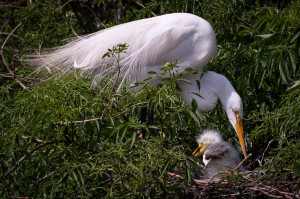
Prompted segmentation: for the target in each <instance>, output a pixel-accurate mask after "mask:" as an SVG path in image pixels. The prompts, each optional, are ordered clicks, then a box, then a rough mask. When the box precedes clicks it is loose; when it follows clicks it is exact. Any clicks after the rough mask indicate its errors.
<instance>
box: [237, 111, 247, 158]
mask: <svg viewBox="0 0 300 199" xmlns="http://www.w3.org/2000/svg"><path fill="white" fill-rule="evenodd" d="M234 115H235V119H236V125H235V128H236V131H237V135H238V138H239V141H240V144H241V147H242V150H243V154H244V156H245V158H246V157H247V153H246V147H245V140H244V131H243V122H242V119H241V117H240V114H239V112H238V111H234Z"/></svg>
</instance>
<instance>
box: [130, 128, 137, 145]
mask: <svg viewBox="0 0 300 199" xmlns="http://www.w3.org/2000/svg"><path fill="white" fill-rule="evenodd" d="M135 139H136V131H134V132H133V133H132V136H131V144H130V149H132V147H133V145H134V143H135Z"/></svg>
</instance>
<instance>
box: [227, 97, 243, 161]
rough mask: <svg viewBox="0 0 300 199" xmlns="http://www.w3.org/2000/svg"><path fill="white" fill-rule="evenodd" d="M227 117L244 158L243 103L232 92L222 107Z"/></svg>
mask: <svg viewBox="0 0 300 199" xmlns="http://www.w3.org/2000/svg"><path fill="white" fill-rule="evenodd" d="M224 108H225V110H226V113H227V116H228V119H229V121H230V123H231V125H232V126H233V128H234V130H235V132H236V134H237V136H238V138H239V141H240V144H241V147H242V150H243V154H244V156H245V158H246V156H247V154H246V148H245V140H244V131H243V121H242V119H243V103H242V100H241V98H240V96H239V95H238V94H237V93H235V92H233V93H232V94H231V96H230V98H229V100H228V103H227V107H224Z"/></svg>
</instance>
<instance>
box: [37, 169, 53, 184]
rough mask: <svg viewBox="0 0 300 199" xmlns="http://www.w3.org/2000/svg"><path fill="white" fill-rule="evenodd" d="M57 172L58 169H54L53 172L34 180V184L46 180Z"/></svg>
mask: <svg viewBox="0 0 300 199" xmlns="http://www.w3.org/2000/svg"><path fill="white" fill-rule="evenodd" d="M55 173H56V171H52V172H51V173H49V174H48V175H46V176H44V177H42V178H40V179H38V180H36V181H32V182H33V183H34V184H39V183H40V182H41V181H43V180H45V179H46V178H49V177H50V176H52V175H54V174H55Z"/></svg>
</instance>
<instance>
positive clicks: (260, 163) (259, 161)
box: [257, 139, 273, 166]
mask: <svg viewBox="0 0 300 199" xmlns="http://www.w3.org/2000/svg"><path fill="white" fill-rule="evenodd" d="M272 141H273V139H272V140H270V142H269V143H268V145H267V147H266V149H265V150H264V152H263V154H262V157H261V160H259V159H258V160H257V162H258V163H259V166H262V162H263V160H264V156H265V153H266V151H267V149H268V148H269V145H270V144H271V142H272Z"/></svg>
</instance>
